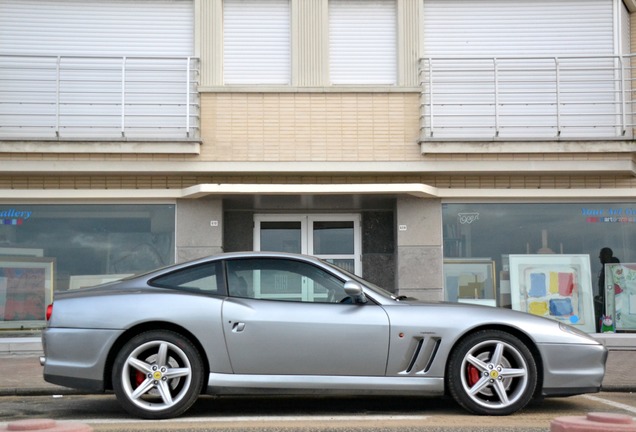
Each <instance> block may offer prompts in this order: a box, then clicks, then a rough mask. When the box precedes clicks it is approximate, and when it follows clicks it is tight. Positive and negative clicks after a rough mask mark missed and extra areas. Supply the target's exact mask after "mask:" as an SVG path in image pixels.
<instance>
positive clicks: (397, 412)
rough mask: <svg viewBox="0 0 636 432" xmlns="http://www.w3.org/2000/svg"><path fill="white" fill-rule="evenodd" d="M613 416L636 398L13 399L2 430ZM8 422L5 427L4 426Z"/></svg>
mask: <svg viewBox="0 0 636 432" xmlns="http://www.w3.org/2000/svg"><path fill="white" fill-rule="evenodd" d="M589 412H611V413H618V414H623V415H629V416H631V417H635V416H636V395H635V394H633V393H625V392H622V393H614V392H611V393H607V392H605V393H599V394H595V395H584V396H574V397H570V398H558V399H545V400H543V401H539V402H534V403H532V404H530V405H529V406H528V407H527V408H526V409H524V410H522V411H521V412H519V413H517V414H515V415H512V416H506V417H480V416H473V415H469V414H467V413H466V412H464V411H463V410H462V409H461V408H459V407H458V406H457V405H455V404H454V402H452V401H451V400H448V399H440V398H403V397H402V398H396V397H393V398H390V397H377V398H326V397H315V398H308V397H303V398H281V397H263V398H242V397H223V398H213V397H208V396H204V397H201V398H200V399H199V401H198V402H197V403H196V404H195V406H194V407H193V409H191V410H190V411H188V413H187V415H185V416H183V417H181V418H178V419H173V420H164V421H148V420H137V419H133V418H131V417H130V416H128V415H127V414H126V413H125V412H124V411H123V410H122V409H121V408H120V407H119V404H118V403H117V401H116V400H115V397H114V396H113V395H100V396H88V395H65V396H61V395H58V396H55V395H54V396H31V397H27V396H21V397H18V396H5V397H2V398H0V430H2V427H3V426H6V424H7V423H9V422H13V421H16V420H21V419H36V418H51V419H55V420H57V421H73V422H80V423H82V424H87V425H90V426H91V427H93V429H94V430H95V431H120V432H121V431H155V432H157V431H215V432H223V431H232V432H236V431H259V432H274V431H285V432H288V431H307V432H318V431H321V432H323V431H338V432H346V431H366V432H373V431H378V432H385V431H391V432H393V431H410V432H418V431H427V432H431V431H473V432H478V431H518V432H520V431H544V432H545V431H549V430H550V422H551V421H552V420H554V419H556V418H562V417H563V416H585V415H586V414H587V413H589ZM3 422H4V423H3ZM635 427H636V426H635Z"/></svg>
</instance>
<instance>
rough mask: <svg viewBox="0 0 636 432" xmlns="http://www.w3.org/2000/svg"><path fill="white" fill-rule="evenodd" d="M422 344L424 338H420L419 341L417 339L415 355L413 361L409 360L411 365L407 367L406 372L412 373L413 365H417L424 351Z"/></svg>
mask: <svg viewBox="0 0 636 432" xmlns="http://www.w3.org/2000/svg"><path fill="white" fill-rule="evenodd" d="M422 345H424V339H420V340H419V341H417V346H416V347H415V350H413V356H412V357H411V361H410V362H409V366H408V367H407V368H406V371H405V372H406V373H411V371H412V370H413V367H414V366H415V363H416V362H417V358H418V357H419V355H420V352H421V351H422Z"/></svg>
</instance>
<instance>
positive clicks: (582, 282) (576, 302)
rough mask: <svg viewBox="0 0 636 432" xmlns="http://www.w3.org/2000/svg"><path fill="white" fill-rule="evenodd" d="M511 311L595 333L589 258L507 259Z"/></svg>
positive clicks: (512, 256)
mask: <svg viewBox="0 0 636 432" xmlns="http://www.w3.org/2000/svg"><path fill="white" fill-rule="evenodd" d="M509 259H510V290H511V301H512V309H515V310H519V311H522V312H527V313H531V314H533V315H539V316H544V317H547V318H551V319H554V320H557V321H561V322H564V323H566V324H570V325H573V326H575V327H578V328H580V329H581V330H583V331H585V332H588V333H595V332H596V325H595V318H594V294H593V291H592V278H591V269H590V256H589V255H585V254H574V255H553V254H539V255H510V257H509Z"/></svg>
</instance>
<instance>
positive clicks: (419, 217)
mask: <svg viewBox="0 0 636 432" xmlns="http://www.w3.org/2000/svg"><path fill="white" fill-rule="evenodd" d="M442 254H443V251H442V204H441V201H440V200H434V199H421V198H415V197H400V198H398V200H397V278H396V279H397V285H398V286H397V288H398V289H397V292H398V294H399V295H406V296H410V297H415V298H417V299H420V300H443V298H444V295H443V294H444V293H443V286H444V284H443V265H444V259H443V255H442Z"/></svg>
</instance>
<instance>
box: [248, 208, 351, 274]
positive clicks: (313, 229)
mask: <svg viewBox="0 0 636 432" xmlns="http://www.w3.org/2000/svg"><path fill="white" fill-rule="evenodd" d="M361 249H362V246H361V240H360V215H358V214H340V215H338V214H335V215H321V214H315V215H255V217H254V250H261V251H273V252H293V253H302V254H307V255H315V256H317V257H319V258H322V259H324V260H325V261H328V262H331V263H333V264H335V265H337V266H339V267H341V268H343V269H345V270H348V271H350V272H352V273H355V274H357V275H362V263H361V261H360V255H361Z"/></svg>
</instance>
